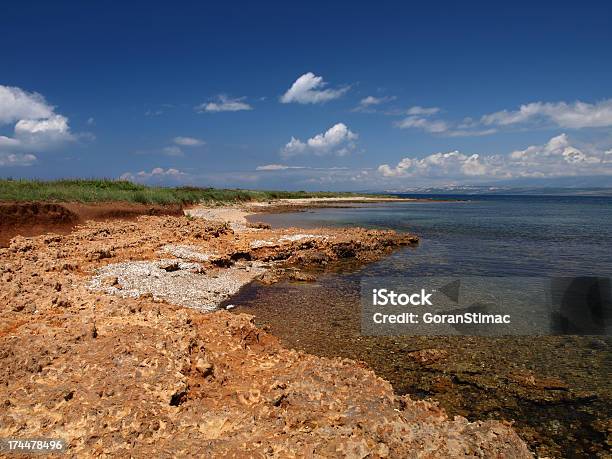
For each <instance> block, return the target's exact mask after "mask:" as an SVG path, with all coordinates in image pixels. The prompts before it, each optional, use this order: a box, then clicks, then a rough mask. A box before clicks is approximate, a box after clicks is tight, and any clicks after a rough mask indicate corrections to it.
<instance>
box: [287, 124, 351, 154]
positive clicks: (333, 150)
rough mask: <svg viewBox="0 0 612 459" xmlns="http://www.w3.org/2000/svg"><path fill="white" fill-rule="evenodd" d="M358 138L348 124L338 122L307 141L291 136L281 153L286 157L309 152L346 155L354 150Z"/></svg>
mask: <svg viewBox="0 0 612 459" xmlns="http://www.w3.org/2000/svg"><path fill="white" fill-rule="evenodd" d="M357 138H358V135H357V134H355V133H354V132H352V131H351V130H350V129H349V128H348V127H347V126H346V124H344V123H337V124H335V125H334V126H332V127H330V128H329V129H328V130H327V131H325V132H323V133H321V134H317V135H315V136H314V137H311V138H310V139H308V140H307V141H306V142H303V141H301V140H300V139H297V138H295V137H291V140H290V141H289V142H288V143H287V144H286V145H285V146H284V148H283V149H282V150H281V155H282V156H283V157H285V158H289V157H291V156H296V155H300V154H308V153H312V154H315V155H318V156H322V155H328V154H335V155H337V156H345V155H347V154H349V153H350V152H351V151H352V150H354V148H355V141H356V140H357Z"/></svg>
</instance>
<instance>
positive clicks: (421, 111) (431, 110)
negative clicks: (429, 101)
mask: <svg viewBox="0 0 612 459" xmlns="http://www.w3.org/2000/svg"><path fill="white" fill-rule="evenodd" d="M439 111H440V109H439V108H438V107H421V106H419V105H415V106H414V107H410V108H409V109H408V110H406V115H419V116H430V115H435V114H436V113H438V112H439Z"/></svg>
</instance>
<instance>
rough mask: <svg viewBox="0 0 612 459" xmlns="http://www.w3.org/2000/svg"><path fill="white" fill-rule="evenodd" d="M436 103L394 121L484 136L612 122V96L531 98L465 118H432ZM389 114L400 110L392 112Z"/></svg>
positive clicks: (448, 132) (438, 131) (452, 133)
mask: <svg viewBox="0 0 612 459" xmlns="http://www.w3.org/2000/svg"><path fill="white" fill-rule="evenodd" d="M439 111H440V109H438V108H437V107H431V108H424V107H419V106H415V107H412V108H410V109H408V110H407V111H406V112H405V113H406V114H408V115H410V116H408V117H407V118H405V119H403V120H400V121H398V122H396V123H395V125H396V126H397V127H399V128H400V129H406V128H419V129H422V130H424V131H426V132H430V133H433V134H443V135H445V136H447V137H468V136H483V135H490V134H494V133H496V132H499V130H500V129H501V128H507V127H509V126H514V125H522V126H523V127H528V126H544V127H546V126H548V127H550V126H558V127H562V128H569V129H582V128H597V127H610V126H612V99H606V100H603V101H600V102H596V103H593V104H589V103H586V102H580V101H578V102H574V103H567V102H532V103H529V104H525V105H521V106H520V107H519V109H518V110H501V111H498V112H495V113H490V114H487V115H483V116H482V117H481V118H480V120H473V119H472V118H465V119H464V120H463V121H462V122H452V121H443V120H439V119H432V118H431V116H432V115H434V114H436V113H438V112H439ZM390 114H399V113H398V112H395V111H393V112H391V113H390Z"/></svg>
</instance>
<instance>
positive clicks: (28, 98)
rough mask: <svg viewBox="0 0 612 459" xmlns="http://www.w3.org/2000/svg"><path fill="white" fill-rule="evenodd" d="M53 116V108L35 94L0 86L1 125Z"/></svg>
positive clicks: (12, 87)
mask: <svg viewBox="0 0 612 459" xmlns="http://www.w3.org/2000/svg"><path fill="white" fill-rule="evenodd" d="M51 115H53V107H52V106H51V105H49V104H47V102H46V101H45V98H44V97H43V96H41V95H40V94H38V93H35V92H26V91H24V90H23V89H20V88H16V87H14V86H3V85H0V124H10V123H14V122H15V121H18V120H23V119H44V118H49V117H50V116H51Z"/></svg>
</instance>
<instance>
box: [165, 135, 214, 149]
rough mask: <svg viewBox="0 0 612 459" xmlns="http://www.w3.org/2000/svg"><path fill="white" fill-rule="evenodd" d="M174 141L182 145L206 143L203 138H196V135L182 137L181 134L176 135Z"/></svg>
mask: <svg viewBox="0 0 612 459" xmlns="http://www.w3.org/2000/svg"><path fill="white" fill-rule="evenodd" d="M172 141H173V142H174V143H175V144H177V145H181V146H183V147H199V146H201V145H204V144H205V143H206V142H204V141H203V140H201V139H196V138H195V137H180V136H179V137H175V138H174V139H173V140H172Z"/></svg>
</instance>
